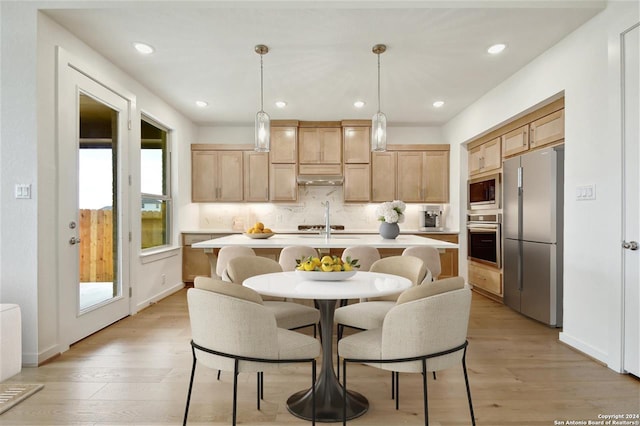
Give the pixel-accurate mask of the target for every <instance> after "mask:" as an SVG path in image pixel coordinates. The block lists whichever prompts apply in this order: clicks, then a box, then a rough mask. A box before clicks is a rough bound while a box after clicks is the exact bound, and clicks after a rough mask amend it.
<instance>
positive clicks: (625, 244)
mask: <svg viewBox="0 0 640 426" xmlns="http://www.w3.org/2000/svg"><path fill="white" fill-rule="evenodd" d="M622 247H623V248H626V249H627V250H634V251H635V250H638V242H637V241H629V242H626V241H623V242H622Z"/></svg>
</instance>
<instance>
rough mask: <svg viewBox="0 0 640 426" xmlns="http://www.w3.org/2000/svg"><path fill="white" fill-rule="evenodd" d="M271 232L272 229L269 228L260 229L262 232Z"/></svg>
mask: <svg viewBox="0 0 640 426" xmlns="http://www.w3.org/2000/svg"><path fill="white" fill-rule="evenodd" d="M272 232H273V231H272V230H271V228H264V229H263V230H262V233H263V234H271V233H272Z"/></svg>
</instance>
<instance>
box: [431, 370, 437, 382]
mask: <svg viewBox="0 0 640 426" xmlns="http://www.w3.org/2000/svg"><path fill="white" fill-rule="evenodd" d="M432 373H433V380H438V378H437V377H436V372H435V371H433V372H432Z"/></svg>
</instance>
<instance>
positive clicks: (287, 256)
mask: <svg viewBox="0 0 640 426" xmlns="http://www.w3.org/2000/svg"><path fill="white" fill-rule="evenodd" d="M309 256H311V257H317V256H318V250H316V249H315V248H313V247H311V246H288V247H285V248H283V249H282V250H280V256H278V263H279V264H280V266H282V270H283V271H293V270H295V269H296V265H297V264H296V259H301V258H307V257H309Z"/></svg>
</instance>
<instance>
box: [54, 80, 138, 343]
mask: <svg viewBox="0 0 640 426" xmlns="http://www.w3.org/2000/svg"><path fill="white" fill-rule="evenodd" d="M63 71H64V72H63V73H62V75H61V76H60V87H59V105H58V112H59V140H58V144H59V146H58V170H59V186H58V188H59V189H58V198H59V227H60V229H59V230H58V235H59V247H60V250H59V285H60V295H61V297H60V304H59V308H60V331H61V333H60V335H61V340H62V341H61V342H60V343H61V345H62V346H63V347H64V346H67V347H68V345H70V344H71V343H74V342H76V341H78V340H80V339H82V338H84V337H86V336H88V335H90V334H92V333H94V332H95V331H97V330H100V329H101V328H104V327H106V326H107V325H109V324H111V323H113V322H115V321H117V320H119V319H121V318H123V317H125V316H127V315H128V314H129V312H130V306H129V300H130V299H129V279H128V275H129V274H128V269H129V268H128V251H129V239H128V235H129V232H128V221H127V219H126V218H127V217H128V215H127V214H123V212H126V211H127V206H126V200H127V194H128V173H126V170H127V168H126V167H125V165H126V163H127V147H128V133H129V130H128V115H129V112H128V109H129V103H128V101H127V100H126V99H124V98H123V97H121V96H119V95H118V94H116V93H114V92H113V91H111V90H109V89H108V88H106V87H105V86H104V85H101V84H99V83H97V82H96V81H94V80H92V79H91V78H89V77H87V76H86V75H84V74H82V73H80V72H78V71H77V70H75V69H74V68H72V67H66V68H65V69H64V70H63Z"/></svg>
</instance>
